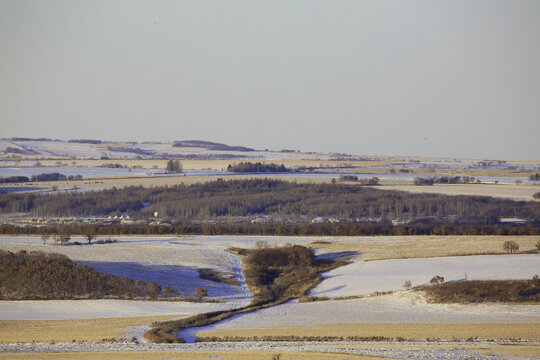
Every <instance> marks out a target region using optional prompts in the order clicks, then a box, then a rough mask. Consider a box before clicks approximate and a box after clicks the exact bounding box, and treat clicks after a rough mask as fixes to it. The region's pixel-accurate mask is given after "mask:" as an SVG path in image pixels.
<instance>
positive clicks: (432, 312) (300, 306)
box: [182, 292, 540, 335]
mask: <svg viewBox="0 0 540 360" xmlns="http://www.w3.org/2000/svg"><path fill="white" fill-rule="evenodd" d="M536 322H540V307H539V306H537V305H501V304H474V305H458V304H451V305H448V304H430V303H427V302H426V301H425V299H424V298H423V297H422V295H421V294H418V293H410V292H402V293H394V294H390V295H382V296H373V297H367V298H361V299H352V300H334V301H318V302H311V303H298V302H297V301H291V302H289V303H287V304H283V305H280V306H274V307H271V308H267V309H262V310H259V311H256V312H252V313H248V314H241V315H237V316H234V317H233V318H231V319H227V320H225V321H222V322H220V323H217V324H214V325H210V326H206V327H201V328H197V329H193V330H192V331H190V332H189V333H201V332H204V331H210V330H230V329H250V328H275V327H280V326H315V325H321V324H352V323H360V324H364V323H365V324H370V323H387V324H395V323H424V324H429V323H456V324H458V323H470V324H477V323H536ZM182 335H184V334H182Z"/></svg>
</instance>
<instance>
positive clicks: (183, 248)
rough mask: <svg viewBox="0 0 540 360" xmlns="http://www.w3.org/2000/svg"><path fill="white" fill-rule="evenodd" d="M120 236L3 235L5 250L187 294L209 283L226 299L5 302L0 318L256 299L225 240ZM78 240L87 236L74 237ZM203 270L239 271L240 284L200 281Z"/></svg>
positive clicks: (175, 309) (212, 293) (164, 309)
mask: <svg viewBox="0 0 540 360" xmlns="http://www.w3.org/2000/svg"><path fill="white" fill-rule="evenodd" d="M117 239H118V240H119V242H118V243H112V244H94V245H91V246H88V245H79V246H54V245H51V244H48V245H43V243H42V241H41V239H40V238H38V237H0V249H2V250H9V251H18V250H22V249H25V250H28V251H45V252H57V253H61V254H64V255H66V256H68V257H69V258H70V259H72V260H73V261H75V262H77V263H81V264H87V265H91V266H92V267H95V268H96V269H97V270H98V271H101V272H105V273H110V274H113V275H117V276H127V277H130V278H132V279H135V280H142V281H156V282H158V283H159V284H160V285H162V286H165V285H169V286H171V287H172V288H173V289H176V290H178V291H179V292H180V294H181V295H183V296H193V295H194V293H195V289H196V288H198V287H204V288H206V289H207V290H208V298H212V299H216V300H220V301H223V303H218V304H193V303H177V302H146V301H120V300H84V302H85V303H86V306H81V305H82V304H83V302H82V300H74V301H58V302H52V301H30V302H24V301H22V302H0V319H15V318H16V317H17V316H19V318H18V319H19V320H23V319H54V318H57V317H59V318H79V317H81V316H84V317H106V316H151V315H167V314H193V313H197V312H206V311H214V310H222V309H230V308H236V307H242V306H245V305H247V304H248V303H249V302H250V301H251V297H252V296H251V293H250V291H249V289H248V288H247V285H246V282H245V279H244V276H243V274H242V270H241V269H242V266H241V262H240V260H239V259H238V258H237V257H236V256H234V255H232V254H230V253H228V252H226V251H224V248H226V247H228V246H227V245H226V244H223V246H221V247H220V246H217V247H213V246H209V244H207V243H205V242H204V237H203V238H176V237H143V238H139V237H136V238H135V237H119V238H117ZM73 241H80V242H83V241H84V240H83V239H82V238H74V239H73ZM198 268H209V269H214V270H217V271H220V272H225V273H229V274H234V275H235V276H236V278H237V280H238V283H239V285H238V286H234V285H229V284H223V283H218V282H214V281H209V280H204V279H200V278H199V274H198V272H197V269H198ZM88 304H90V305H88ZM186 307H187V310H186ZM14 309H19V310H18V311H14ZM84 309H86V310H84ZM91 309H94V310H91ZM92 313H94V315H93V316H92V315H91V314H92Z"/></svg>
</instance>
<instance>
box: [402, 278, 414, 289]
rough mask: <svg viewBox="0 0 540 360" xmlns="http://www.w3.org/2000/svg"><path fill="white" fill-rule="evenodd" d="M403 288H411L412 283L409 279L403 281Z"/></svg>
mask: <svg viewBox="0 0 540 360" xmlns="http://www.w3.org/2000/svg"><path fill="white" fill-rule="evenodd" d="M403 288H404V289H405V290H410V288H412V283H411V281H410V280H407V281H405V283H404V284H403Z"/></svg>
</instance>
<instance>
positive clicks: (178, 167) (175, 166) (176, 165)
mask: <svg viewBox="0 0 540 360" xmlns="http://www.w3.org/2000/svg"><path fill="white" fill-rule="evenodd" d="M165 170H167V171H168V172H171V173H181V172H182V163H181V162H180V160H169V161H168V162H167V166H166V167H165Z"/></svg>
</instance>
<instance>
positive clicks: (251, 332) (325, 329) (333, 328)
mask: <svg viewBox="0 0 540 360" xmlns="http://www.w3.org/2000/svg"><path fill="white" fill-rule="evenodd" d="M539 326H540V324H538V323H511V324H421V323H420V324H418V323H417V324H403V323H401V324H357V323H356V324H323V325H316V326H310V327H298V326H283V327H275V328H260V329H258V328H250V329H231V330H210V331H203V332H200V333H198V334H197V336H199V337H205V338H206V337H217V338H223V339H225V338H227V337H242V338H247V339H249V338H253V337H258V338H259V339H265V338H267V339H272V338H273V337H275V338H277V337H284V336H291V337H292V336H297V337H320V338H324V337H327V336H334V337H343V338H344V339H346V338H349V337H357V338H370V337H381V338H388V339H407V340H425V339H441V340H457V339H459V340H467V339H474V338H478V339H490V340H497V339H522V340H532V341H540V332H539V331H538V329H539Z"/></svg>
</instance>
